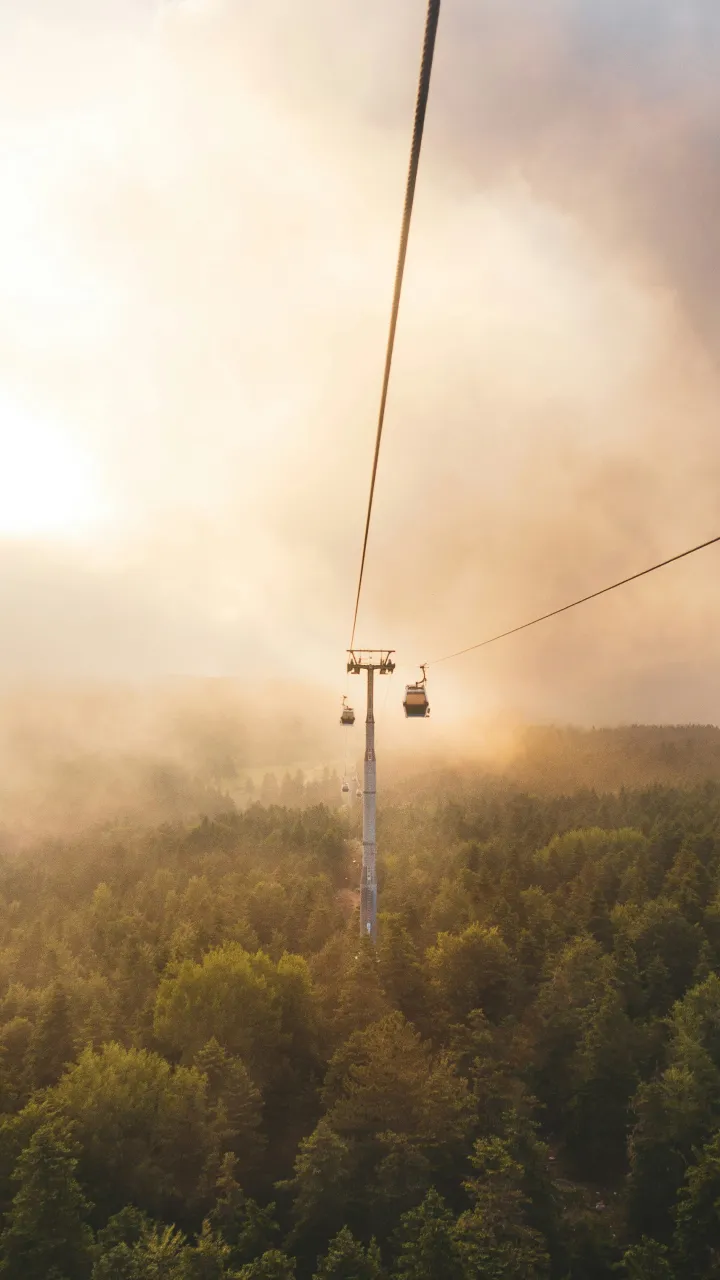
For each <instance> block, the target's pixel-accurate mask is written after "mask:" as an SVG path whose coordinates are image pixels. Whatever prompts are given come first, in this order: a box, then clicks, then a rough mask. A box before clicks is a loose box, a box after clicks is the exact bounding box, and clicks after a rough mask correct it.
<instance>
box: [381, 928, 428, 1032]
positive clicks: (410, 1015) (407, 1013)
mask: <svg viewBox="0 0 720 1280" xmlns="http://www.w3.org/2000/svg"><path fill="white" fill-rule="evenodd" d="M377 965H378V975H379V978H380V983H381V985H382V987H383V989H384V991H385V994H386V995H387V997H388V1000H389V1001H390V1003H391V1005H392V1007H393V1008H394V1009H398V1010H399V1011H400V1013H402V1014H403V1015H404V1017H406V1018H407V1019H408V1021H409V1022H413V1023H415V1024H416V1025H417V1026H421V1027H424V1023H425V1021H426V1017H427V1014H426V1009H427V992H426V989H425V980H424V977H423V971H422V965H421V963H420V958H419V956H418V952H417V948H416V946H415V943H414V942H413V940H412V938H411V936H410V933H409V931H408V929H407V928H406V926H405V924H404V923H403V919H402V916H400V915H393V914H392V913H388V914H384V915H381V917H380V929H379V938H378V944H377Z"/></svg>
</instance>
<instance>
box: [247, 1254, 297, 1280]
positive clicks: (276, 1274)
mask: <svg viewBox="0 0 720 1280" xmlns="http://www.w3.org/2000/svg"><path fill="white" fill-rule="evenodd" d="M237 1280H295V1259H294V1258H289V1257H288V1256H287V1254H286V1253H281V1252H280V1250H279V1249H270V1250H268V1252H267V1253H264V1254H263V1255H262V1257H260V1258H256V1259H255V1261H254V1262H248V1264H247V1266H244V1267H242V1268H241V1270H240V1271H238V1273H237Z"/></svg>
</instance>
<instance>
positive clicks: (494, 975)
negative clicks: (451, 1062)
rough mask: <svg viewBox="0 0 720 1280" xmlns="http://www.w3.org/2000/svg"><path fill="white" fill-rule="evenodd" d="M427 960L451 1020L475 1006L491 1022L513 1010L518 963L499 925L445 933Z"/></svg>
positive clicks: (468, 1011) (432, 948)
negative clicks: (513, 992) (516, 963)
mask: <svg viewBox="0 0 720 1280" xmlns="http://www.w3.org/2000/svg"><path fill="white" fill-rule="evenodd" d="M427 963H428V970H429V973H430V978H431V981H432V985H433V987H434V989H435V992H436V995H437V998H438V1000H439V1002H440V1005H441V1007H442V1008H443V1009H444V1010H446V1011H447V1014H448V1015H449V1017H450V1019H451V1021H454V1022H460V1021H462V1020H463V1019H464V1018H466V1017H467V1016H468V1014H469V1013H471V1012H472V1010H473V1009H482V1010H483V1012H484V1013H485V1014H486V1015H487V1017H488V1018H489V1019H490V1021H491V1022H497V1021H499V1020H500V1019H501V1018H502V1017H504V1016H505V1014H507V1013H508V1012H509V1010H510V1004H511V998H512V991H513V983H514V980H515V975H516V966H515V962H514V961H513V958H512V956H511V954H510V950H509V948H508V946H507V944H506V942H505V941H504V940H503V938H502V936H501V934H500V930H499V929H498V928H497V927H495V926H490V927H485V926H483V925H480V924H471V925H469V927H468V928H467V929H465V930H464V932H463V933H461V934H452V933H441V934H440V935H439V937H438V940H437V943H436V945H435V946H434V947H431V948H430V950H429V951H428V953H427Z"/></svg>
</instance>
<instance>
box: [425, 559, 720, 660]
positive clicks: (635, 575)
mask: <svg viewBox="0 0 720 1280" xmlns="http://www.w3.org/2000/svg"><path fill="white" fill-rule="evenodd" d="M716 542H720V534H718V536H717V537H716V538H709V539H708V541H707V542H700V543H698V545H697V546H696V547H689V548H688V550H687V551H681V552H680V553H679V554H678V555H676V556H670V558H669V559H668V560H661V561H660V563H659V564H651V565H650V567H649V568H648V569H641V570H640V572H639V573H631V574H630V577H629V578H621V579H620V581H619V582H613V583H611V585H610V586H609V587H601V588H600V590H599V591H593V592H591V593H590V595H589V596H582V597H581V599H580V600H573V601H572V602H571V604H564V605H562V607H561V608H560V609H553V610H552V611H551V612H550V613H543V614H542V615H541V616H540V617H539V618H533V619H532V620H531V621H530V622H523V623H521V625H520V626H519V627H511V628H510V630H509V631H501V632H500V634H499V635H497V636H490V638H489V639H488V640H480V641H479V643H478V644H469V645H468V646H467V648H466V649H458V650H457V652H456V653H447V654H446V655H445V657H444V658H435V660H434V662H431V663H428V666H433V667H434V666H436V665H437V664H438V663H439V662H449V661H450V659H451V658H460V657H461V656H462V655H463V654H464V653H472V651H473V650H474V649H484V648H485V646H486V645H489V644H495V641H496V640H505V639H506V637H507V636H514V635H517V633H518V631H527V629H528V627H535V626H537V624H538V622H547V620H548V618H556V617H557V616H558V614H560V613H567V611H568V609H576V608H577V606H578V605H579V604H587V602H588V600H597V598H598V596H604V595H607V593H608V591H615V590H617V588H618V587H624V586H626V584H627V583H628V582H635V581H636V579H637V578H644V577H645V576H646V574H648V573H655V570H656V569H664V568H665V566H666V565H668V564H674V563H675V561H676V560H684V559H685V557H686V556H692V555H694V554H695V552H696V551H704V549H705V548H706V547H712V546H713V545H714V544H715V543H716Z"/></svg>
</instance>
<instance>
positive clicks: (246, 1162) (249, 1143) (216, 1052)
mask: <svg viewBox="0 0 720 1280" xmlns="http://www.w3.org/2000/svg"><path fill="white" fill-rule="evenodd" d="M194 1065H195V1066H196V1067H197V1068H198V1070H200V1071H202V1072H203V1074H204V1075H205V1076H206V1077H207V1082H208V1098H209V1101H210V1113H211V1116H212V1119H213V1123H214V1126H215V1130H216V1134H217V1138H218V1143H219V1145H220V1150H225V1151H228V1150H231V1151H233V1152H234V1153H235V1154H236V1155H237V1156H238V1157H239V1158H240V1160H241V1161H242V1166H243V1170H244V1171H247V1170H250V1169H252V1168H253V1167H254V1166H255V1164H256V1163H257V1160H258V1157H259V1155H260V1152H261V1150H262V1146H263V1142H262V1136H261V1135H260V1134H259V1133H258V1130H259V1127H260V1124H261V1121H262V1097H261V1094H260V1090H259V1089H257V1088H256V1087H255V1085H254V1084H253V1082H252V1080H251V1079H250V1075H249V1073H248V1071H247V1068H246V1066H245V1064H244V1062H243V1061H242V1059H241V1058H236V1057H233V1056H232V1054H230V1053H228V1052H227V1050H226V1049H224V1048H223V1047H222V1045H221V1044H219V1043H218V1041H217V1040H216V1039H214V1038H213V1039H212V1040H209V1041H208V1043H207V1044H206V1045H205V1046H204V1047H203V1048H202V1049H200V1050H199V1052H198V1053H196V1055H195V1058H194Z"/></svg>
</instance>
